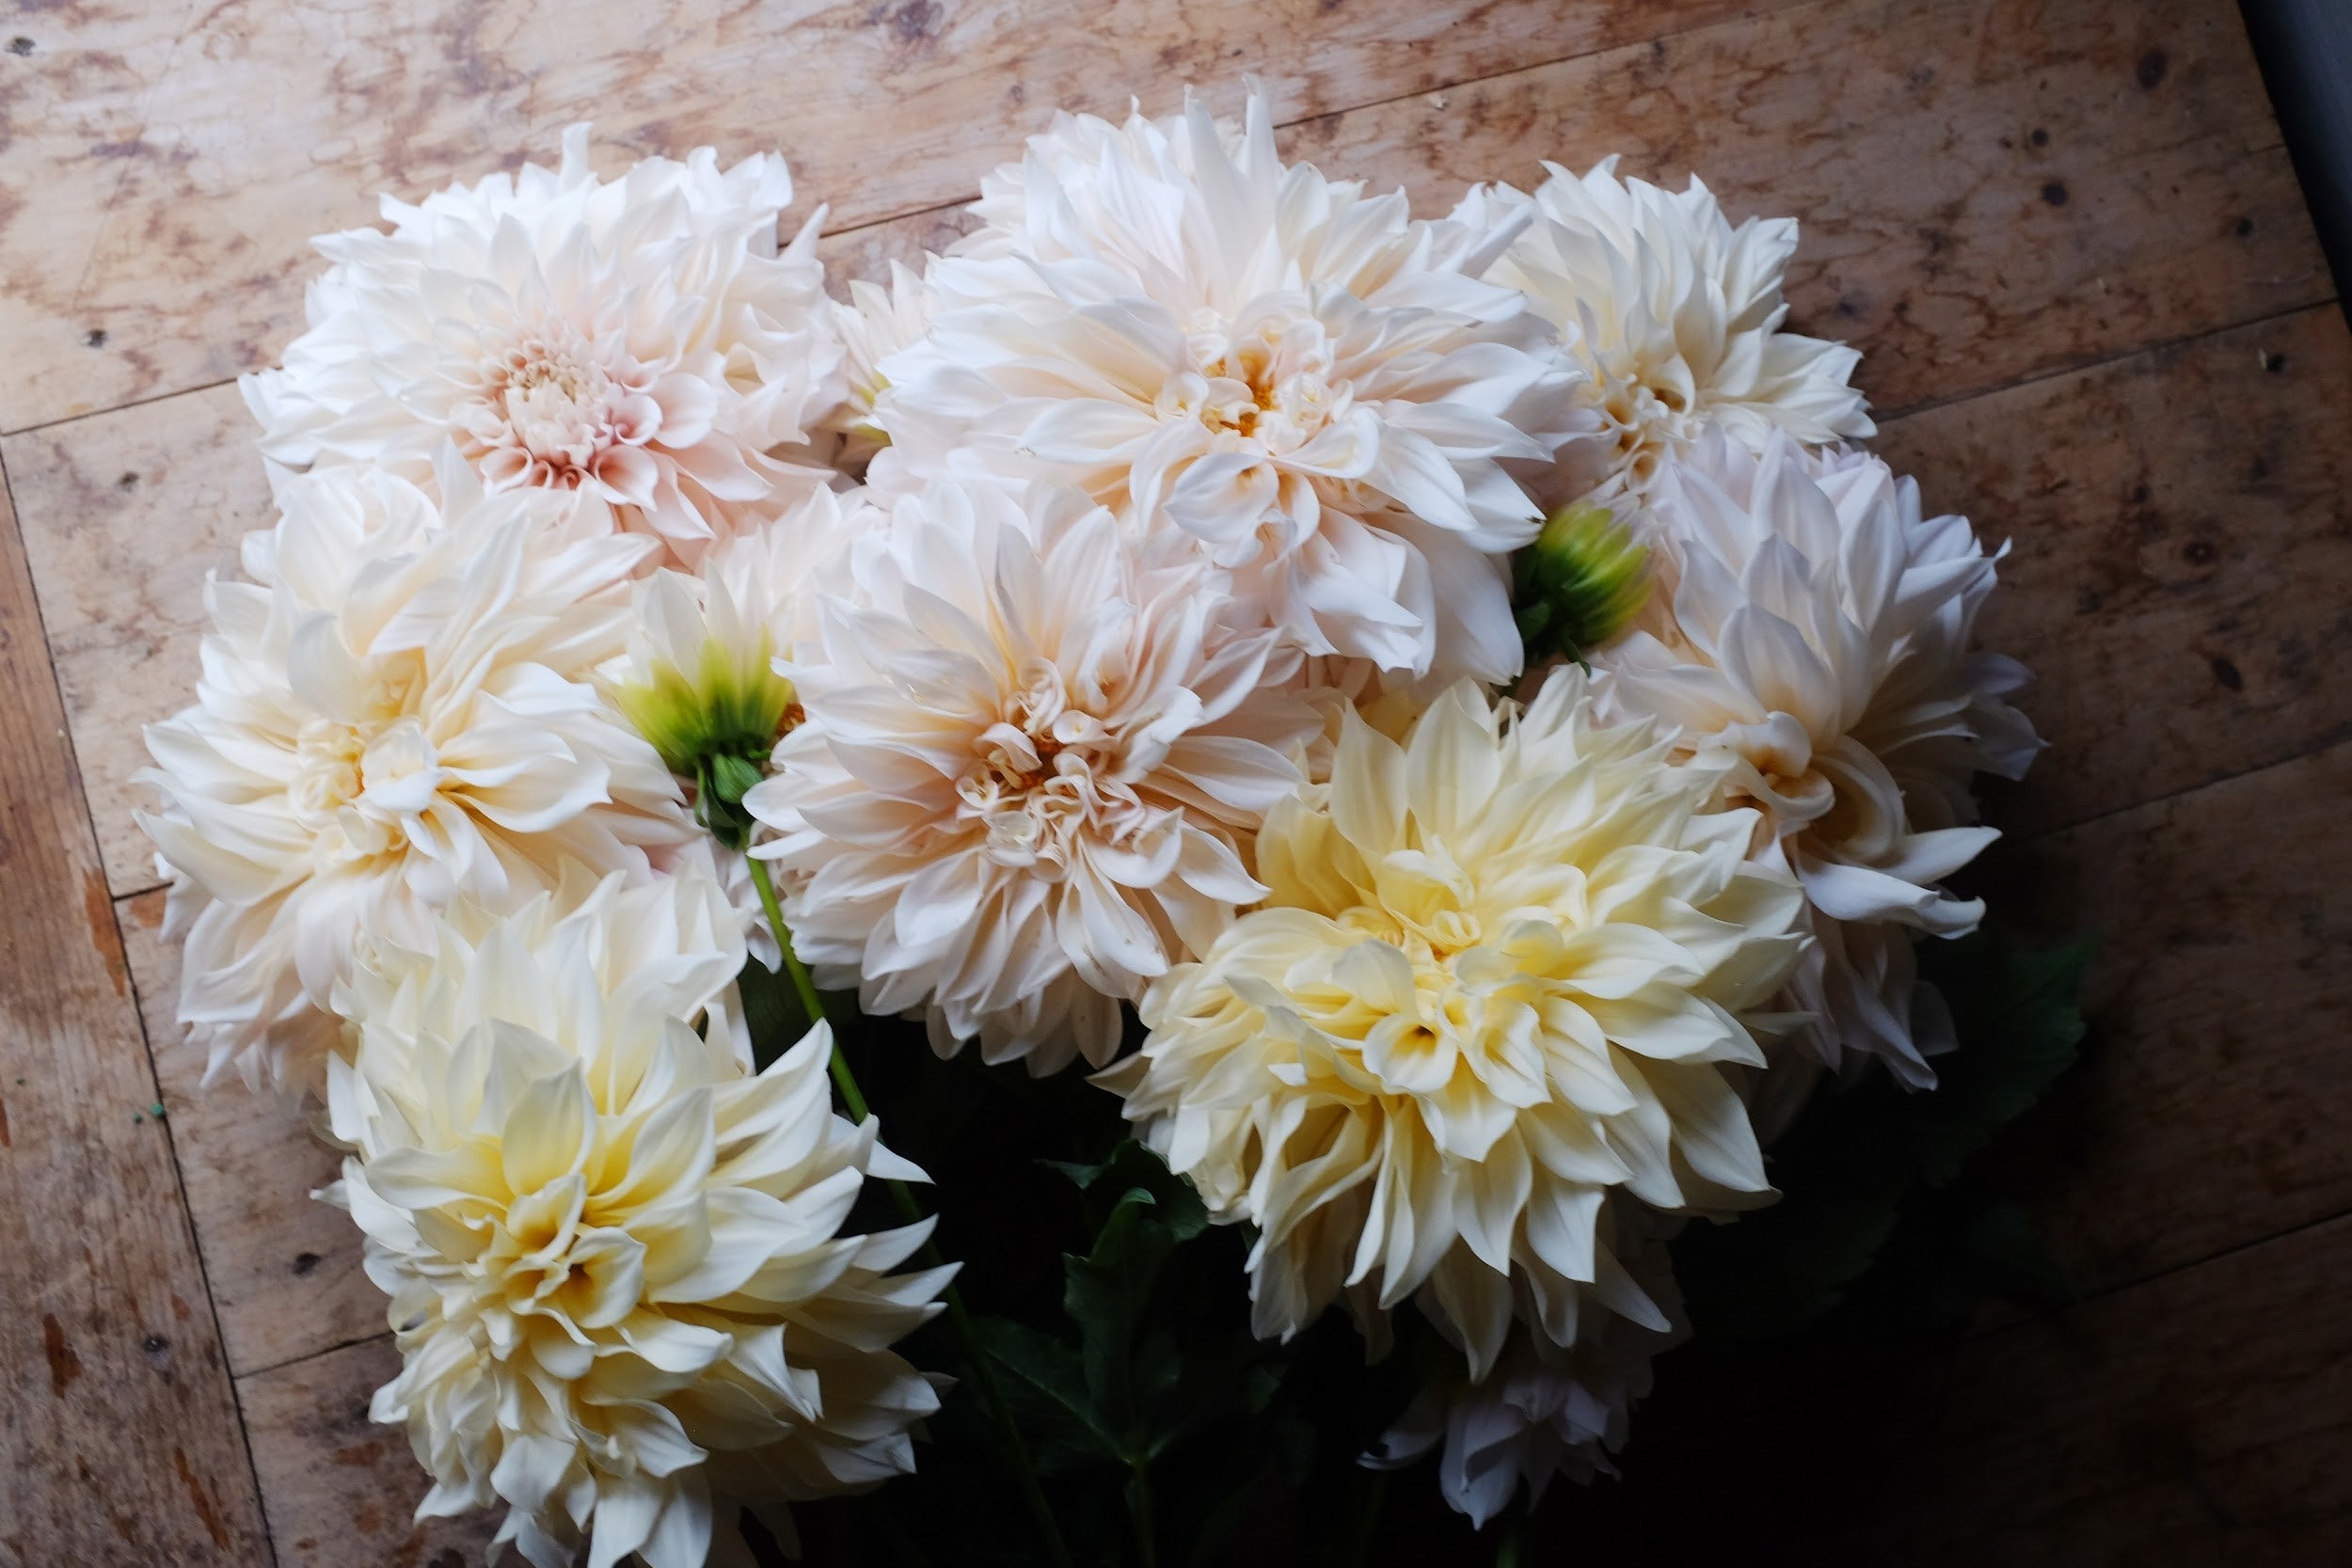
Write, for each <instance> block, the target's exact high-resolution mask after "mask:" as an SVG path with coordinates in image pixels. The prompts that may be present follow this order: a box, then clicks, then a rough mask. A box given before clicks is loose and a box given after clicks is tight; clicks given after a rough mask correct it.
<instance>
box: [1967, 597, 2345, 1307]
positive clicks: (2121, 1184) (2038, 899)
mask: <svg viewBox="0 0 2352 1568" xmlns="http://www.w3.org/2000/svg"><path fill="white" fill-rule="evenodd" d="M2338 580H2339V581H2341V580H2342V579H2341V578H2339V579H2338ZM2345 800H2352V743H2347V744H2342V745H2337V746H2334V747H2331V748H2329V749H2328V750H2327V751H2325V752H2320V753H2318V754H2317V755H2314V756H2310V757H2304V758H2301V759H2299V760H2297V761H2294V762H2289V763H2284V764H2280V766H2277V767H2274V768H2264V769H2263V770H2261V771H2260V772H2257V773H2252V774H2249V775H2247V776H2245V777H2242V778H2236V779H2231V780H2227V781H2225V782H2223V783H2220V784H2212V785H2209V786H2207V787H2205V788H2203V789H2199V790H2195V791H2192V792H2190V793H2188V794H2185V795H2181V796H2176V797H2173V798H2171V799H2169V800H2158V801H2154V802H2153V803H2151V804H2148V805H2144V806H2137V807H2135V808H2133V809H2132V810H2130V811H2125V812H2119V813H2117V814H2115V815H2113V816H2106V817H2102V818H2100V819H2099V820H2097V821H2095V822H2090V823H2086V824H2084V825H2083V826H2081V827H2078V828H2074V829H2072V830H2070V831H2068V832H2063V833H2059V834H2057V835H2055V836H2054V837H2051V838H2049V839H2046V840H2043V841H2042V843H2040V844H2039V845H2037V846H2035V851H2036V852H2035V854H2034V856H2033V857H2032V858H2031V861H2030V862H2029V863H2028V867H2027V868H2026V874H2025V875H2022V876H2019V877H2017V878H2016V879H2015V881H2016V884H2017V885H2015V886H2014V887H2013V888H2010V889H2003V890H1997V891H1996V896H1999V895H2001V893H2009V894H2011V895H2013V896H2012V897H2011V898H2010V903H2011V907H2012V909H2019V908H2033V907H2034V906H2039V908H2038V910H2037V911H2036V913H2037V917H2038V919H2039V920H2040V922H2041V923H2042V925H2043V926H2045V927H2048V928H2050V929H2053V930H2075V931H2089V932H2092V933H2095V934H2096V935H2097V936H2098V937H2099V939H2100V943H2101V952H2100V956H2099V958H2098V959H2097V962H2096V964H2095V967H2094V969H2093V972H2092V977H2091V990H2090V1006H2091V1009H2092V1016H2093V1017H2094V1019H2095V1020H2096V1021H2097V1026H2098V1035H2097V1036H2096V1037H2095V1038H2094V1043H2093V1048H2092V1050H2091V1052H2090V1054H2089V1055H2088V1057H2087V1058H2086V1060H2085V1062H2084V1065H2083V1067H2082V1069H2080V1071H2079V1080H2078V1082H2077V1083H2075V1084H2074V1085H2072V1086H2071V1087H2070V1096H2071V1098H2072V1099H2073V1100H2074V1101H2075V1103H2074V1104H2073V1105H2072V1106H2070V1112H2071V1124H2070V1126H2069V1129H2068V1130H2069V1132H2070V1134H2071V1136H2070V1137H2069V1139H2068V1145H2069V1147H2068V1148H2067V1150H2066V1151H2065V1153H2064V1154H2063V1155H2062V1156H2060V1157H2059V1158H2058V1159H2057V1160H2055V1161H2053V1162H2052V1163H2051V1168H2050V1170H2049V1173H2048V1178H2047V1185H2046V1187H2045V1188H2044V1190H2043V1191H2042V1192H2041V1193H2039V1194H2037V1195H2036V1196H2034V1197H2033V1198H2032V1199H2030V1200H2029V1201H2030V1203H2031V1206H2032V1207H2033V1208H2034V1209H2035V1210H2036V1212H2038V1213H2039V1214H2040V1215H2041V1217H2042V1222H2043V1224H2044V1225H2045V1226H2046V1227H2047V1228H2048V1231H2049V1234H2050V1240H2051V1243H2052V1246H2053V1248H2054V1250H2055V1251H2056V1253H2057V1255H2058V1257H2060V1258H2062V1259H2064V1260H2065V1261H2066V1263H2067V1265H2068V1267H2069V1269H2070V1270H2071V1271H2072V1272H2073V1273H2074V1274H2075V1275H2077V1276H2078V1277H2079V1280H2080V1282H2081V1284H2082V1285H2084V1286H2085V1287H2087V1288H2090V1289H2094V1290H2097V1289H2108V1288H2112V1287H2113V1286H2116V1285H2119V1284H2122V1283H2124V1282H2127V1281H2129V1280H2133V1279H2137V1278H2142V1277H2145V1276H2147V1275H2153V1274H2156V1273H2159V1272H2162V1271H2164V1270H2166V1269H2170V1268H2175V1267H2178V1266H2180V1265H2181V1264H2184V1263H2186V1262H2190V1261H2193V1260H2196V1259H2203V1258H2210V1257H2215V1256H2217V1255H2218V1254H2220V1253H2222V1252H2224V1251H2226V1250H2227V1249H2229V1248H2230V1247H2233V1246H2236V1245H2239V1244H2241V1243H2244V1242H2246V1241H2247V1240H2249V1238H2253V1237H2261V1236H2272V1235H2277V1234H2279V1233H2280V1232H2281V1231H2285V1230H2290V1229H2293V1228H2294V1227H2296V1226H2301V1225H2309V1224H2312V1223H2313V1222H2315V1221H2318V1220H2323V1219H2327V1218H2329V1217H2330V1216H2333V1215H2336V1214H2341V1213H2345V1212H2352V1159H2347V1158H2346V1151H2345V1144H2344V1135H2343V1131H2342V1130H2343V1129H2344V1127H2345V1126H2346V1125H2352V1053H2347V1052H2346V1051H2345V1050H2344V1044H2343V1037H2342V1033H2341V1031H2340V1030H2338V1029H2337V1028H2335V1027H2333V1026H2331V1025H2330V1024H2328V1022H2326V1021H2327V1020H2328V1019H2329V1018H2330V1017H2331V1016H2332V1015H2333V1014H2334V1012H2335V1011H2336V1010H2337V1009H2339V1008H2340V1007H2341V1006H2343V1005H2344V999H2345V998H2346V997H2348V996H2352V835H2347V834H2346V833H2345V832H2344V829H2343V806H2344V801H2345Z"/></svg>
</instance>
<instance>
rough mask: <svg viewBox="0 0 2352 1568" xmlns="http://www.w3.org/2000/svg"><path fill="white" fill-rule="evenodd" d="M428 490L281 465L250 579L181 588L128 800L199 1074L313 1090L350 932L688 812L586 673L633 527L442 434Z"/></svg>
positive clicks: (662, 836) (621, 867) (622, 866)
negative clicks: (175, 659)
mask: <svg viewBox="0 0 2352 1568" xmlns="http://www.w3.org/2000/svg"><path fill="white" fill-rule="evenodd" d="M440 487H441V488H442V489H443V490H444V492H445V493H446V494H448V496H449V497H450V498H451V499H450V500H449V502H448V504H447V506H446V507H443V506H441V505H437V503H435V502H434V501H433V500H432V499H429V498H428V497H427V496H426V494H425V493H424V492H423V491H422V490H421V489H419V488H418V487H417V486H415V485H413V484H411V483H407V482H406V481H405V480H402V479H398V478H395V477H393V476H391V475H389V474H386V473H383V472H381V471H378V470H374V469H370V468H365V467H342V468H334V469H327V470H323V471H321V472H319V473H316V474H312V475H309V476H303V477H293V478H289V479H287V480H286V481H285V482H284V483H281V484H280V485H279V487H278V500H279V504H280V506H281V508H282V515H281V516H280V518H279V520H278V524H277V526H276V527H275V528H274V529H269V530H264V531H257V532H255V533H252V534H249V535H248V536H247V537H246V541H245V545H244V552H243V553H244V565H245V569H246V573H247V574H248V575H249V576H250V577H251V578H252V580H251V581H250V582H233V581H225V580H218V579H215V580H214V581H212V582H210V583H208V584H207V586H206V590H205V592H206V601H207V604H208V606H209V608H210V610H211V612H212V619H213V630H212V632H211V634H210V635H208V636H207V637H206V638H205V640H204V645H203V660H204V673H203V677H202V679H201V680H200V681H199V683H198V686H197V701H196V704H195V705H194V706H192V707H189V708H187V709H185V710H183V712H181V713H180V714H178V715H176V716H175V717H173V718H171V719H168V720H166V721H163V722H161V723H158V724H151V725H149V726H148V729H147V744H148V750H149V751H150V752H151V753H152V755H153V757H154V759H155V766H154V767H153V768H147V769H145V770H143V771H142V772H141V773H140V774H139V779H140V781H141V782H142V783H144V784H151V785H152V786H153V787H154V788H155V789H156V790H157V791H158V792H159V793H160V795H161V796H162V799H163V804H162V806H161V808H160V809H159V810H157V811H154V812H152V813H146V814H142V815H141V816H140V818H139V821H140V825H141V826H142V827H144V828H145V829H146V831H147V832H148V834H149V835H150V836H151V838H152V839H153V840H154V841H155V844H156V847H157V848H158V849H159V850H160V851H161V859H162V861H163V863H164V869H165V870H166V872H167V874H168V875H169V876H171V877H172V879H173V887H172V892H171V898H170V904H171V914H170V926H171V928H172V929H173V930H174V932H175V933H184V935H185V937H186V943H187V945H186V951H185V954H184V957H183V961H182V966H181V976H182V978H181V993H180V1017H181V1019H182V1022H184V1023H186V1024H187V1025H188V1027H189V1030H190V1032H191V1034H192V1035H193V1037H195V1038H196V1039H197V1041H198V1042H199V1043H200V1044H202V1045H203V1046H204V1047H205V1048H206V1049H207V1051H208V1052H209V1053H210V1058H211V1067H210V1069H209V1075H210V1076H215V1077H216V1076H218V1075H219V1074H220V1073H221V1072H223V1071H224V1070H225V1069H227V1067H228V1066H229V1064H230V1063H231V1062H234V1063H236V1064H237V1066H238V1067H239V1068H240V1069H242V1071H243V1073H244V1075H245V1078H246V1082H247V1083H248V1084H251V1085H256V1086H259V1085H262V1083H264V1082H266V1083H270V1084H274V1085H276V1086H278V1087H279V1088H281V1089H291V1090H300V1089H304V1088H310V1087H315V1086H316V1084H317V1080H318V1072H319V1059H320V1057H321V1056H322V1054H323V1053H326V1051H328V1050H329V1049H331V1048H332V1046H333V1043H334V1038H335V1029H334V1024H333V1022H332V1020H331V1019H330V1018H329V1017H328V1016H327V1015H326V1010H325V1009H326V1006H327V1004H328V1001H329V998H330V996H331V994H332V992H333V989H334V987H335V984H336V982H337V981H338V980H339V979H341V978H342V976H343V974H346V973H347V972H348V965H349V958H350V954H351V951H352V948H353V946H354V945H355V943H356V942H358V938H359V937H360V935H361V934H362V933H363V932H371V931H373V932H377V933H381V934H385V935H389V936H391V937H393V938H396V939H405V940H421V939H422V936H423V933H424V931H425V929H426V921H427V917H428V916H429V915H430V913H431V912H432V911H434V910H436V909H437V908H441V907H444V906H446V905H447V904H449V903H450V902H451V901H453V899H456V898H460V897H465V898H471V899H475V900H477V901H480V902H482V903H484V904H486V905H488V906H490V907H492V908H511V907H513V906H515V905H516V904H518V903H520V902H521V901H523V900H524V899H527V898H528V897H530V896H531V895H533V894H534V893H537V892H539V891H541V890H543V889H546V888H549V887H552V886H554V885H555V884H556V883H557V882H558V881H560V880H561V879H562V877H563V875H564V869H565V868H566V867H567V866H569V865H572V864H574V863H578V864H580V865H581V866H585V867H587V868H588V869H590V870H591V871H594V872H596V873H598V874H602V873H605V872H609V871H628V872H632V873H643V872H644V871H645V870H646V869H647V868H648V863H647V860H646V854H645V851H646V849H647V848H649V847H650V848H656V849H660V848H665V847H670V846H674V845H675V844H677V843H678V842H679V841H680V840H681V839H683V838H685V837H686V836H687V835H689V834H690V833H691V824H690V823H689V822H688V821H687V820H686V818H685V816H684V814H683V813H682V811H681V810H680V808H679V804H678V800H677V793H676V787H675V784H673V783H672V782H671V779H670V776H669V774H668V772H667V771H665V770H664V769H663V768H662V766H661V763H660V759H659V758H657V757H656V756H655V755H654V753H653V752H652V750H651V749H650V748H648V747H647V746H646V745H645V743H644V741H642V740H640V739H639V738H638V737H637V736H636V735H635V734H634V733H632V732H631V731H630V730H629V729H628V726H627V725H625V724H623V723H621V722H620V721H618V720H617V719H616V718H615V717H614V716H613V715H612V713H611V712H609V711H608V710H607V708H606V707H605V705H604V704H603V702H602V701H601V700H600V699H599V698H598V696H597V694H596V689H595V687H594V686H593V685H592V684H591V676H592V673H593V672H594V671H595V669H596V666H597V665H598V664H599V663H600V662H602V661H603V660H605V659H608V658H611V657H613V656H615V655H617V654H618V653H619V652H620V651H621V646H622V640H623V638H624V636H625V634H626V632H627V628H628V578H629V576H630V574H631V573H632V572H633V571H635V570H636V569H637V568H638V567H639V566H640V565H641V564H642V563H643V562H644V559H645V557H646V556H647V554H648V553H649V552H650V551H651V550H652V548H653V545H652V542H651V541H650V540H647V539H644V538H633V537H630V536H628V535H623V534H615V533H614V532H613V531H612V522H611V519H610V515H609V514H608V513H607V511H606V509H605V507H604V506H603V504H602V503H601V502H599V501H596V500H595V499H591V498H585V497H577V496H572V495H568V494H559V493H553V492H548V491H523V492H508V493H504V494H500V495H491V496H485V495H484V494H483V493H482V491H481V488H480V486H479V485H478V484H477V483H475V482H474V481H473V480H472V478H471V476H470V475H469V474H468V473H467V471H466V469H465V468H464V467H463V466H462V465H461V464H459V463H457V462H456V461H454V459H452V460H450V461H448V462H447V463H446V464H445V465H444V473H443V476H442V483H441V486H440Z"/></svg>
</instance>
